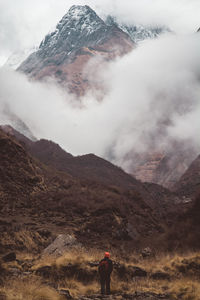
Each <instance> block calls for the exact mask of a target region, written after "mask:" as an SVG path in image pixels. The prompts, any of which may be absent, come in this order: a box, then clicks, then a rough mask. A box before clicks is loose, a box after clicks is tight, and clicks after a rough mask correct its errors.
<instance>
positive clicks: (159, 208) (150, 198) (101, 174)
mask: <svg viewBox="0 0 200 300" xmlns="http://www.w3.org/2000/svg"><path fill="white" fill-rule="evenodd" d="M2 129H3V130H4V131H5V130H6V132H9V133H10V134H12V135H14V136H15V137H16V138H17V139H18V140H19V141H21V142H22V143H23V144H24V145H25V147H26V148H27V150H28V151H29V152H30V153H31V154H32V155H33V156H34V157H35V158H37V159H39V160H40V161H41V162H42V163H44V164H45V165H48V166H51V167H53V168H54V169H55V170H59V171H62V172H65V173H67V174H70V175H71V176H73V177H74V178H78V179H80V180H84V181H85V180H86V181H89V182H96V183H98V184H99V183H100V184H103V185H106V186H110V187H112V188H113V190H114V191H116V190H117V189H118V188H119V189H124V190H132V191H136V192H137V193H139V194H141V196H142V198H143V199H144V201H145V202H146V203H147V204H148V205H149V206H150V207H151V208H152V209H154V210H155V214H156V215H158V217H159V218H160V217H161V216H162V217H163V216H165V217H167V216H168V215H169V214H170V215H171V214H172V212H173V213H174V214H176V213H177V211H178V210H180V206H179V205H177V203H181V199H178V197H177V196H176V195H175V194H173V193H171V192H170V191H169V190H167V189H165V188H163V187H161V186H159V185H156V184H143V183H141V182H140V181H138V180H136V179H135V178H134V177H132V176H131V175H129V174H127V173H125V172H124V171H123V170H122V169H121V168H119V167H117V166H115V165H113V164H111V163H110V162H108V161H106V160H104V159H102V158H100V157H98V156H96V155H94V154H87V155H83V156H77V157H74V156H73V155H71V154H70V153H67V152H66V151H64V150H63V149H62V148H61V147H60V146H59V145H58V144H55V143H54V142H52V141H48V140H44V139H42V140H39V141H35V142H33V141H31V140H29V139H28V138H26V137H24V136H23V135H21V134H19V133H18V132H17V131H15V130H14V129H13V128H12V127H10V126H8V127H6V128H5V126H4V127H2ZM116 187H117V189H116Z"/></svg>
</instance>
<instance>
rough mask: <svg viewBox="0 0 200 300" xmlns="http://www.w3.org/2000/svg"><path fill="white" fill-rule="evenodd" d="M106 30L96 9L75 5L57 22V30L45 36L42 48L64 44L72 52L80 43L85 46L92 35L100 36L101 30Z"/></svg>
mask: <svg viewBox="0 0 200 300" xmlns="http://www.w3.org/2000/svg"><path fill="white" fill-rule="evenodd" d="M104 31H107V25H106V24H105V23H104V21H103V20H102V19H101V18H100V17H99V16H98V15H97V14H96V13H95V11H93V10H92V9H91V8H90V7H89V6H87V5H85V6H80V5H73V6H72V7H71V8H70V9H69V11H68V12H67V14H65V15H64V17H63V18H62V19H61V21H60V22H59V23H58V24H57V26H56V29H55V31H54V32H52V33H49V34H48V35H47V36H46V37H45V38H44V40H43V41H42V43H41V44H40V49H45V48H47V47H48V48H49V47H54V46H56V47H57V46H58V45H59V46H61V48H62V45H63V46H64V48H65V51H66V50H67V51H68V52H70V51H72V50H73V49H74V48H76V47H77V46H78V45H80V46H83V45H84V43H85V42H86V41H88V39H89V37H91V35H92V38H94V36H95V37H98V38H100V37H99V36H100V34H99V32H101V33H103V32H104ZM91 40H92V39H91ZM65 41H66V42H67V43H66V42H65Z"/></svg>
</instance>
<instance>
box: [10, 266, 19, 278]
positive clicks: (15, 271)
mask: <svg viewBox="0 0 200 300" xmlns="http://www.w3.org/2000/svg"><path fill="white" fill-rule="evenodd" d="M9 274H10V275H11V276H16V277H17V276H19V275H21V270H19V269H18V268H15V267H11V268H9Z"/></svg>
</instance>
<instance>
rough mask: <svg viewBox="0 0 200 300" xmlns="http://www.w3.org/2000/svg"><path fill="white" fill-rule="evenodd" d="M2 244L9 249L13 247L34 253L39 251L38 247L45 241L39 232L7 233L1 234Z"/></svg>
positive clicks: (21, 231)
mask: <svg viewBox="0 0 200 300" xmlns="http://www.w3.org/2000/svg"><path fill="white" fill-rule="evenodd" d="M1 244H2V245H4V246H5V247H7V248H9V247H11V246H12V245H13V247H14V248H16V247H19V248H23V249H26V251H27V252H29V253H33V252H35V251H38V245H39V244H44V239H43V238H42V237H41V236H40V234H39V233H38V232H31V231H27V230H20V231H17V232H11V234H8V233H7V232H5V233H2V234H1Z"/></svg>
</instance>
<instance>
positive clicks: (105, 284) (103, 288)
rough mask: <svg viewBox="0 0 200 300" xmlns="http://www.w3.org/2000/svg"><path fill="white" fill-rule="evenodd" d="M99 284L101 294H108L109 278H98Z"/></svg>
mask: <svg viewBox="0 0 200 300" xmlns="http://www.w3.org/2000/svg"><path fill="white" fill-rule="evenodd" d="M100 283H101V294H105V291H106V294H107V295H109V294H110V276H106V277H100Z"/></svg>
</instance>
